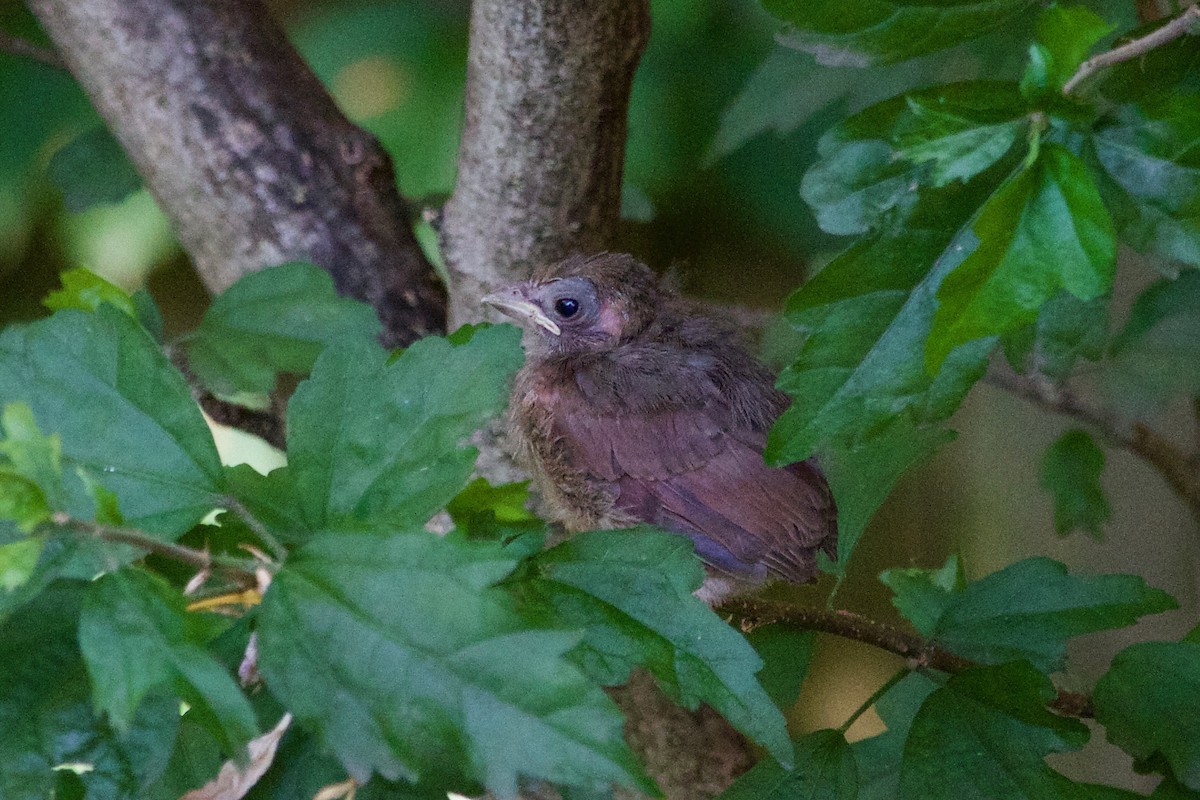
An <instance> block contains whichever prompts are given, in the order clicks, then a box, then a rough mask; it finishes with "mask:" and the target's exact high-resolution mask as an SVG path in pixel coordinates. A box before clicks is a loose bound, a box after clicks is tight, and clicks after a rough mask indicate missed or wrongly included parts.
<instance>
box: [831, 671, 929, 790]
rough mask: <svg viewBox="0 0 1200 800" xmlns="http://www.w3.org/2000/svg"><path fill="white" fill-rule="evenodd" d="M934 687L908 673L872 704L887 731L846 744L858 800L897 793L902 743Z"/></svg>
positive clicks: (918, 676)
mask: <svg viewBox="0 0 1200 800" xmlns="http://www.w3.org/2000/svg"><path fill="white" fill-rule="evenodd" d="M936 688H938V685H937V684H936V683H934V682H933V681H932V680H930V679H929V678H927V677H926V676H924V675H922V674H921V673H919V672H911V673H909V674H908V675H907V676H906V677H905V678H904V679H903V680H901V681H900V682H899V683H898V684H896V685H895V686H893V687H892V688H891V689H889V690H888V692H887V693H886V694H885V695H884V696H883V697H881V698H879V701H878V702H877V703H876V704H875V710H876V712H877V713H878V714H879V718H880V719H882V720H883V724H884V725H886V726H887V730H886V731H884V732H883V733H881V734H879V735H878V736H872V737H871V738H869V739H861V740H859V741H857V742H855V743H854V744H852V745H850V748H851V750H853V751H854V759H855V761H856V762H857V763H858V776H859V791H858V798H859V800H895V799H896V797H898V796H899V793H900V764H901V759H902V757H903V754H904V742H905V741H906V740H907V739H908V731H909V728H910V727H911V726H912V722H913V719H914V718H915V717H916V715H917V711H918V710H919V709H920V708H921V705H922V704H923V703H924V702H925V698H926V697H928V696H929V695H930V694H931V693H932V692H933V691H934V690H935V689H936Z"/></svg>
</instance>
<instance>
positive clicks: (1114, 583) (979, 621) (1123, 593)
mask: <svg viewBox="0 0 1200 800" xmlns="http://www.w3.org/2000/svg"><path fill="white" fill-rule="evenodd" d="M1177 605H1178V604H1177V603H1176V602H1175V599H1174V598H1173V597H1171V596H1170V595H1169V594H1167V593H1166V592H1163V591H1160V590H1159V589H1155V588H1153V587H1150V586H1147V585H1146V582H1145V581H1144V580H1142V579H1141V578H1140V577H1137V576H1135V575H1095V576H1082V575H1068V574H1067V568H1066V567H1065V566H1063V565H1062V564H1060V563H1059V562H1057V561H1052V560H1050V559H1048V558H1040V557H1035V558H1027V559H1025V560H1024V561H1018V562H1017V563H1016V564H1012V565H1011V566H1008V567H1005V568H1004V569H1002V570H1000V571H999V572H993V573H992V574H991V575H988V576H987V577H986V578H983V579H981V580H978V581H975V582H973V583H971V584H968V585H967V587H966V589H964V590H963V591H962V593H961V594H958V595H956V596H955V598H954V601H953V602H952V603H950V605H949V606H948V607H947V608H946V610H945V612H944V613H943V614H942V615H941V617H939V618H938V621H937V625H936V626H934V629H933V634H932V638H933V639H934V641H936V642H937V643H938V644H940V645H942V646H943V647H945V648H946V649H948V650H950V651H952V652H954V653H957V654H958V655H960V656H963V657H965V658H969V659H972V660H974V661H979V662H981V663H984V664H1000V663H1003V662H1006V661H1012V660H1015V659H1026V660H1028V661H1029V662H1031V663H1032V664H1033V665H1034V666H1036V667H1038V668H1039V669H1041V670H1043V671H1045V672H1052V671H1054V670H1057V669H1061V668H1062V665H1063V661H1064V658H1065V656H1066V645H1067V639H1069V638H1070V637H1072V636H1079V635H1081V634H1085V633H1093V632H1095V631H1101V630H1108V629H1111V628H1122V627H1125V626H1127V625H1132V624H1133V623H1134V622H1136V621H1137V619H1138V617H1141V616H1144V615H1146V614H1157V613H1159V612H1161V611H1167V610H1169V609H1172V608H1176V607H1177Z"/></svg>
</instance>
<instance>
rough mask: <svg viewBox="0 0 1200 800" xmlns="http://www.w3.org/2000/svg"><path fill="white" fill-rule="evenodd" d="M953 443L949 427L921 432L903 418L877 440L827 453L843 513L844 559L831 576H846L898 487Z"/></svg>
mask: <svg viewBox="0 0 1200 800" xmlns="http://www.w3.org/2000/svg"><path fill="white" fill-rule="evenodd" d="M953 438H954V433H953V431H948V430H945V429H944V428H938V427H934V426H930V427H925V428H916V427H914V425H913V422H912V418H911V416H910V415H908V414H901V415H899V416H897V417H896V418H895V419H894V420H892V421H891V422H889V423H887V424H886V425H885V427H884V428H883V429H882V430H879V431H876V432H873V435H872V436H871V438H869V439H864V440H861V441H859V442H856V443H855V444H852V445H842V444H837V445H833V446H831V447H830V448H829V449H828V450H827V451H826V452H825V453H823V458H822V460H821V465H822V467H823V468H824V470H825V476H826V478H828V480H829V486H830V489H831V490H832V491H833V497H834V500H836V501H837V509H838V557H837V563H836V564H834V565H832V566H831V568H830V571H832V572H834V573H835V574H836V575H838V576H839V577H842V576H844V575H845V574H846V569H847V567H848V566H849V564H850V557H851V556H852V555H853V554H854V550H855V548H856V547H857V546H858V541H859V539H861V538H862V534H863V532H864V531H865V530H866V527H867V524H868V523H869V522H870V521H871V517H872V516H874V514H875V511H876V509H878V508H879V506H880V505H881V504H882V503H883V501H884V500H885V499H887V496H888V495H889V494H890V493H891V491H892V487H894V486H895V485H896V482H897V481H898V480H899V479H900V477H901V476H903V475H904V474H905V473H907V472H908V471H909V470H911V469H913V468H914V467H916V466H917V465H918V464H921V463H924V462H925V461H926V460H928V459H929V457H930V456H932V455H933V453H934V452H935V451H936V450H937V449H938V448H939V447H941V446H942V445H943V444H945V443H946V442H949V441H950V440H952V439H953ZM823 558H824V553H818V559H823ZM822 568H824V567H822Z"/></svg>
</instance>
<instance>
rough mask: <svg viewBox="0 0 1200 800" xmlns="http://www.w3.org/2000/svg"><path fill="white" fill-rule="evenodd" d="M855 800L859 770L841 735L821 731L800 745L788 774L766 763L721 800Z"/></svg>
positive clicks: (803, 739)
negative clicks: (807, 799)
mask: <svg viewBox="0 0 1200 800" xmlns="http://www.w3.org/2000/svg"><path fill="white" fill-rule="evenodd" d="M800 797H803V798H811V800H853V799H854V798H856V797H858V767H857V766H856V765H855V763H854V753H853V752H852V751H851V749H850V745H848V744H847V743H846V739H845V737H844V736H842V734H841V733H839V732H838V731H834V730H820V731H816V732H815V733H810V734H808V735H807V736H805V737H803V738H801V739H799V740H797V741H796V745H795V767H794V768H792V769H791V770H785V769H784V768H783V767H781V766H779V763H778V762H776V761H774V760H772V759H764V760H762V761H760V762H759V763H758V764H757V765H756V766H754V767H753V768H752V769H751V770H750V771H749V772H747V773H746V774H744V775H742V776H741V777H739V778H738V779H737V780H736V781H734V782H733V785H732V786H730V787H729V788H728V789H726V790H725V791H724V792H722V793H721V794H720V795H718V800H795V798H800Z"/></svg>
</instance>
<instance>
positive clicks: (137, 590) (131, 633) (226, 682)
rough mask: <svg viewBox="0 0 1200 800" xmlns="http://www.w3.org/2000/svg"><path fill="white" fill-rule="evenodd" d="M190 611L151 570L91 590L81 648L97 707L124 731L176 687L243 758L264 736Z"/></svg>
mask: <svg viewBox="0 0 1200 800" xmlns="http://www.w3.org/2000/svg"><path fill="white" fill-rule="evenodd" d="M187 614H188V612H187V609H186V607H185V603H184V599H183V595H182V594H180V593H179V592H178V591H176V590H174V589H173V588H171V586H170V585H169V584H167V582H166V581H165V580H163V579H162V578H160V577H158V576H157V575H153V574H151V573H149V572H146V571H144V570H140V569H135V568H133V567H125V568H123V569H121V570H119V571H117V572H110V573H108V574H106V575H102V576H101V577H100V578H99V579H97V580H96V581H95V582H94V583H93V584H92V585H91V586H89V587H88V592H87V596H86V598H85V600H84V604H83V613H82V615H81V617H80V621H79V645H80V648H81V649H82V652H83V657H84V660H85V661H86V662H87V668H88V674H89V675H90V676H91V681H92V687H93V691H94V694H95V699H96V706H97V708H99V709H102V710H104V711H105V712H106V713H107V714H108V717H109V719H110V720H111V721H112V723H113V725H114V727H116V728H117V730H124V729H125V728H126V727H127V726H128V725H129V724H130V721H131V720H132V719H133V716H134V713H135V711H136V710H137V709H138V708H139V706H140V705H141V703H142V701H143V698H145V696H146V694H147V693H149V692H151V691H153V690H155V689H157V688H159V687H169V688H170V689H172V690H173V691H175V692H177V693H179V696H181V697H183V698H184V700H186V701H187V702H188V704H189V705H191V707H192V713H194V714H196V715H197V718H198V719H199V720H201V721H202V722H204V723H205V724H207V725H208V726H209V728H210V730H211V731H212V732H213V734H214V735H216V736H217V740H218V741H219V742H220V743H221V746H222V749H224V750H225V752H227V753H230V754H237V753H238V752H239V750H240V749H241V748H243V747H244V746H245V744H246V742H248V741H249V740H250V739H251V738H253V737H254V736H255V735H256V734H257V732H258V730H257V724H256V723H255V720H254V712H253V711H252V710H251V708H250V704H249V702H248V701H247V700H246V697H245V695H243V694H242V691H241V689H240V688H239V687H238V685H237V683H236V682H235V681H234V680H233V678H232V677H230V675H229V673H228V672H226V670H225V668H224V667H223V666H221V665H220V664H218V663H217V662H216V661H215V660H213V658H212V657H211V656H210V655H209V654H208V653H206V652H205V651H204V649H203V648H202V647H201V646H200V642H199V641H198V640H197V638H196V637H195V635H194V633H193V629H192V628H191V626H190V624H189V620H188V619H187Z"/></svg>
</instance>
